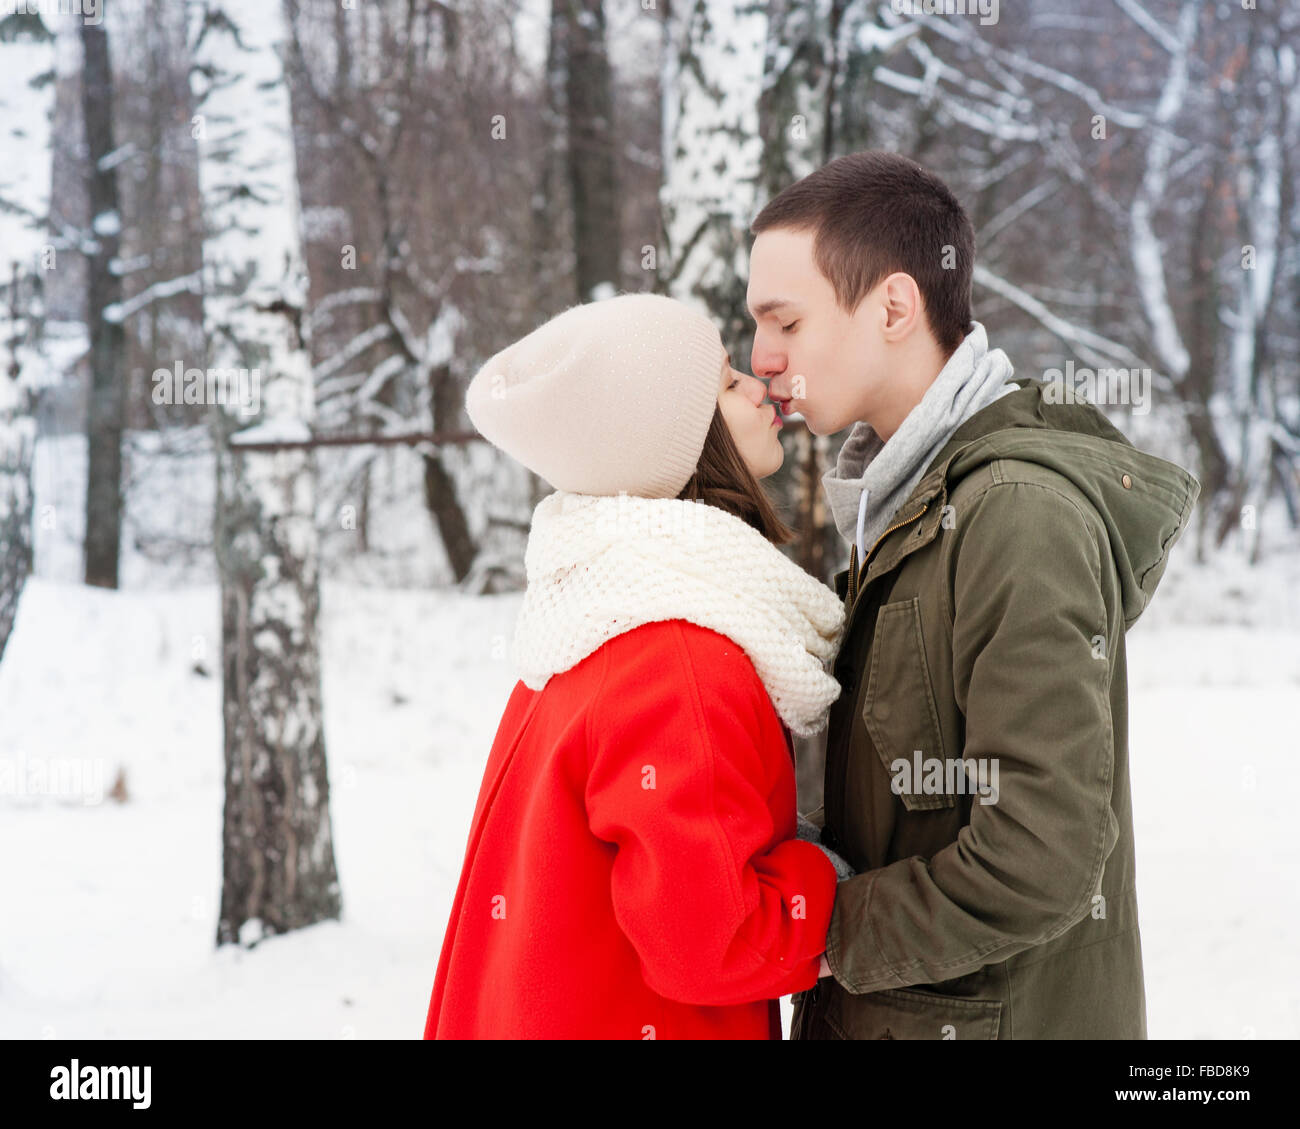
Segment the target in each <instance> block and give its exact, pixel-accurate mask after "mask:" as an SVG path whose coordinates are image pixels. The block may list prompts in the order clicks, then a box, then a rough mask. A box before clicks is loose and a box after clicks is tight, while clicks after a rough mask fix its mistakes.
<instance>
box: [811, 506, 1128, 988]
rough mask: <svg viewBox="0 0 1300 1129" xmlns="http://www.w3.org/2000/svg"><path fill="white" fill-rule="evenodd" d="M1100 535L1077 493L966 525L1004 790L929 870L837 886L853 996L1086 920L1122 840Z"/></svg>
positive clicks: (956, 624)
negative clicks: (1114, 793) (1114, 789)
mask: <svg viewBox="0 0 1300 1129" xmlns="http://www.w3.org/2000/svg"><path fill="white" fill-rule="evenodd" d="M1095 523H1096V518H1095V517H1094V518H1092V519H1091V520H1089V519H1088V518H1087V517H1085V514H1084V510H1083V509H1081V508H1080V505H1079V504H1078V503H1076V501H1075V500H1074V499H1072V498H1071V497H1069V496H1068V495H1067V494H1066V493H1064V492H1062V491H1059V490H1056V489H1054V488H1053V487H1050V486H1047V485H1043V484H1039V483H1029V482H1003V483H999V484H997V485H994V486H992V487H990V488H989V489H988V490H987V491H986V492H985V493H984V494H983V495H981V496H980V497H978V498H976V499H974V500H973V501H972V502H971V503H970V504H969V507H968V512H967V513H966V514H964V515H961V514H959V515H958V525H957V528H956V529H955V530H954V532H953V534H952V535H953V536H956V537H959V538H960V540H959V541H958V542H957V543H956V544H955V546H954V563H953V564H952V565H951V572H950V575H951V578H952V589H951V591H952V616H953V628H952V632H953V635H952V639H953V679H954V683H953V684H954V689H955V695H956V700H957V705H958V707H959V708H960V709H961V710H962V712H963V714H964V715H965V719H966V743H965V748H964V752H963V754H962V755H963V756H965V757H966V758H975V759H977V760H979V759H985V760H987V761H988V762H989V765H990V777H989V778H990V779H992V776H991V770H992V768H993V766H995V765H996V768H997V772H998V778H997V783H998V789H997V793H996V800H995V802H993V803H988V804H985V803H983V802H981V797H979V796H976V797H974V798H973V799H972V802H971V808H970V818H969V822H968V823H967V824H966V825H965V826H963V827H962V828H961V830H960V832H959V833H958V836H957V839H956V840H955V841H954V842H952V843H950V844H949V845H948V846H946V847H944V848H943V849H942V850H940V851H937V852H936V853H935V854H934V855H933V856H932V857H931V858H928V859H927V858H921V857H919V856H916V857H911V858H906V859H899V860H897V861H895V862H893V863H890V864H889V865H887V866H883V867H880V868H878V869H875V870H870V871H866V872H864V873H863V874H861V875H858V876H856V877H854V878H850V879H848V880H847V881H844V882H841V883H840V885H839V887H838V890H837V894H836V902H835V907H834V912H833V913H832V916H831V925H830V931H829V936H828V939H827V954H826V959H827V962H828V964H829V965H830V968H831V972H832V973H833V974H834V976H835V979H836V980H837V981H838V982H839V983H840V984H841V985H842V986H843V987H844V988H845V989H847V990H848V991H850V992H854V993H864V992H874V991H879V990H881V989H884V988H899V987H906V986H908V985H912V984H930V983H936V982H939V981H943V980H948V979H952V978H954V977H958V976H964V975H966V974H968V973H970V972H973V971H975V970H976V969H978V968H980V967H981V966H982V965H985V964H991V963H994V962H999V961H1003V960H1006V959H1007V958H1008V957H1010V956H1013V955H1014V954H1015V953H1018V952H1020V951H1022V950H1024V949H1027V948H1030V947H1032V946H1034V945H1040V944H1043V943H1045V942H1047V941H1050V940H1052V939H1053V938H1055V937H1057V936H1059V935H1060V934H1061V933H1063V932H1065V930H1067V929H1069V928H1070V927H1071V926H1072V925H1074V924H1076V923H1077V922H1079V921H1081V920H1082V919H1083V918H1084V917H1085V916H1086V915H1087V914H1088V913H1089V912H1090V910H1091V908H1092V899H1093V895H1094V894H1095V893H1097V891H1098V889H1099V885H1100V881H1101V876H1102V871H1103V867H1104V866H1105V862H1106V859H1107V857H1108V856H1109V855H1110V852H1111V850H1112V849H1113V848H1114V846H1115V843H1116V842H1117V841H1118V838H1119V823H1118V820H1117V819H1116V817H1115V815H1114V812H1113V811H1112V809H1111V783H1112V776H1113V770H1114V732H1113V729H1112V717H1111V708H1110V683H1111V677H1112V666H1113V661H1114V654H1115V647H1114V640H1113V639H1111V638H1110V635H1109V633H1110V632H1111V631H1113V630H1122V629H1123V626H1122V621H1121V619H1120V615H1119V605H1118V589H1117V581H1116V579H1115V573H1114V564H1113V562H1112V561H1111V560H1110V556H1109V546H1108V545H1106V544H1105V543H1104V542H1099V538H1098V535H1097V534H1096V533H1095V532H1094V529H1095ZM1103 553H1105V556H1103V555H1102V554H1103ZM1098 637H1100V639H1101V640H1102V641H1104V646H1099V645H1098Z"/></svg>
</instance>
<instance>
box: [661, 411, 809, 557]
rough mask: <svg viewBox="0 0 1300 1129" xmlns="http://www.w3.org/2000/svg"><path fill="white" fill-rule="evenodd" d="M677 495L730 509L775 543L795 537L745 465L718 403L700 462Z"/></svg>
mask: <svg viewBox="0 0 1300 1129" xmlns="http://www.w3.org/2000/svg"><path fill="white" fill-rule="evenodd" d="M677 497H679V498H681V499H683V500H685V501H688V502H707V503H708V504H709V505H710V506H717V507H718V508H719V509H720V510H726V511H727V513H729V514H734V515H735V516H736V517H738V518H740V519H741V521H744V522H747V523H748V524H749V525H751V526H753V527H754V528H755V529H757V530H758V531H759V533H761V534H762V535H763V536H764V537H766V538H767V539H768V540H769V541H771V542H772V544H773V545H788V544H789V543H790V542H791V541H793V540H794V539H795V534H794V531H793V530H792V529H791V528H790V527H789V526H788V525H786V524H785V522H783V521H782V520H781V518H780V517H779V516H778V515H777V512H776V507H775V506H774V505H773V504H772V500H771V499H770V498H769V497H768V496H767V492H766V491H765V490H764V489H763V487H762V486H761V485H759V482H758V479H757V478H755V477H754V475H753V472H752V471H751V470H750V469H749V467H748V466H746V465H745V460H744V458H743V457H742V456H741V454H740V451H739V450H738V449H737V447H736V443H735V440H733V439H732V438H731V431H730V429H729V428H728V427H727V421H726V420H725V419H724V418H723V416H722V409H721V408H719V407H717V406H716V405H715V406H714V409H713V419H712V420H711V421H710V422H709V433H708V435H706V436H705V437H704V450H703V451H702V452H701V453H700V461H699V465H697V466H696V468H695V473H694V474H692V475H691V477H690V478H689V479H688V480H687V482H686V485H685V486H683V487H682V489H681V493H679V494H678V495H677Z"/></svg>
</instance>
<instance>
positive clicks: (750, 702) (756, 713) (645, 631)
mask: <svg viewBox="0 0 1300 1129" xmlns="http://www.w3.org/2000/svg"><path fill="white" fill-rule="evenodd" d="M604 651H605V655H606V658H605V669H604V671H603V673H602V680H601V685H600V689H599V691H598V692H597V694H596V698H595V700H594V701H593V703H592V709H591V710H590V712H589V714H588V719H589V731H588V750H589V755H590V765H589V771H588V778H587V786H586V804H587V816H588V821H589V826H590V828H591V830H592V832H593V834H595V835H596V836H597V837H598V838H600V839H603V840H605V841H607V842H609V843H612V844H614V845H615V847H616V848H617V854H616V855H615V858H614V861H613V869H612V874H611V893H612V897H613V905H614V914H615V917H616V919H617V920H618V924H619V926H620V928H621V929H622V930H623V932H624V933H625V934H626V935H627V937H628V939H629V940H630V941H631V943H632V945H633V947H634V948H635V949H636V952H637V954H638V956H639V957H640V960H641V968H642V974H643V976H644V977H645V981H646V983H647V984H648V985H649V986H650V987H651V988H652V989H653V990H654V991H656V992H658V993H659V994H660V995H662V996H665V997H667V998H668V999H672V1000H677V1001H679V1002H682V1003H692V1004H697V1005H702V1006H723V1005H731V1004H738V1003H748V1002H752V1001H755V1000H762V999H774V998H776V997H778V996H783V995H787V994H789V993H791V992H799V991H804V990H806V989H808V988H811V987H812V986H813V985H814V984H815V983H816V982H817V972H818V964H819V960H818V958H819V957H820V955H821V953H822V951H823V950H824V949H825V947H826V929H827V926H828V924H829V922H830V915H831V910H832V907H833V903H834V898H835V884H836V874H835V868H834V866H832V865H831V862H830V860H829V859H827V858H826V856H825V855H824V854H823V853H822V852H821V851H820V850H818V849H817V847H815V846H813V845H812V844H811V843H807V842H804V841H802V840H799V839H795V838H794V834H795V788H794V766H793V764H792V762H791V759H790V753H789V751H788V749H787V746H786V743H785V736H784V733H783V731H782V729H781V727H780V722H779V720H778V718H777V715H776V712H775V710H774V709H773V707H772V703H771V700H770V699H769V698H768V696H767V691H766V689H765V688H764V686H763V684H762V682H761V681H760V679H759V677H758V674H757V672H756V671H755V670H754V666H753V664H752V663H751V662H750V660H749V658H748V656H747V655H746V654H745V653H744V651H743V650H742V649H741V648H740V647H739V646H737V645H736V644H735V643H733V642H732V641H731V640H730V639H728V638H727V637H726V636H724V635H721V634H718V633H716V632H712V631H709V630H708V629H705V628H700V627H697V626H696V625H694V624H690V623H685V622H683V621H680V620H670V621H665V622H662V623H655V624H647V625H645V626H643V627H640V628H637V629H636V630H635V631H631V632H627V633H625V634H624V635H622V636H617V637H615V638H614V639H613V640H610V641H609V642H608V643H607V644H605V648H604Z"/></svg>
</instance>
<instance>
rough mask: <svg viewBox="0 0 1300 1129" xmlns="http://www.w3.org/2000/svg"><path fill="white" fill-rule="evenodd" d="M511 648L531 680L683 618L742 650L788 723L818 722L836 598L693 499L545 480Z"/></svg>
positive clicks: (840, 611) (813, 725)
mask: <svg viewBox="0 0 1300 1129" xmlns="http://www.w3.org/2000/svg"><path fill="white" fill-rule="evenodd" d="M524 567H525V569H526V572H527V577H528V587H527V590H526V591H525V593H524V601H523V606H522V608H521V610H520V613H519V619H518V621H517V623H516V626H515V635H514V641H513V643H512V645H511V659H512V661H513V662H514V663H515V666H516V667H517V669H518V670H519V672H520V677H521V678H522V679H523V681H524V683H525V685H527V686H528V687H529V688H531V689H533V690H540V689H542V687H543V686H545V685H546V683H547V682H548V681H549V679H550V677H551V675H553V674H559V673H561V672H562V671H566V670H568V669H569V668H570V667H573V666H576V665H577V664H578V663H579V662H581V661H582V660H583V659H584V658H586V657H587V656H588V655H589V654H591V653H592V652H593V651H595V650H596V649H597V648H598V647H600V646H601V644H603V643H604V642H605V641H606V640H608V639H611V638H613V637H614V636H616V635H620V634H622V633H623V632H625V631H631V630H632V629H633V628H634V627H640V626H641V625H642V624H645V623H653V622H656V621H659V620H667V619H684V620H688V621H690V622H691V623H695V624H699V625H700V626H701V627H707V628H710V629H712V630H714V631H717V632H718V633H720V634H722V635H725V636H727V637H728V638H729V639H731V640H732V642H734V643H736V644H737V645H738V646H739V647H740V648H741V649H742V650H744V652H745V654H746V655H748V656H749V658H750V661H751V662H753V664H754V669H755V670H756V671H757V672H758V676H759V678H760V679H761V680H762V682H763V685H764V686H765V687H766V688H767V692H768V694H769V696H770V697H771V699H772V704H773V706H775V708H776V712H777V714H778V716H779V717H780V718H781V720H782V721H784V722H785V724H786V725H787V726H789V728H790V730H791V732H792V733H794V734H797V735H799V736H805V737H806V736H811V735H812V734H814V733H817V732H820V731H821V729H823V728H824V727H825V725H826V719H827V711H828V710H829V709H830V706H831V703H832V702H834V701H835V699H836V698H838V697H839V694H840V684H839V683H838V682H837V681H836V680H835V679H834V678H833V677H832V676H831V675H830V674H828V673H827V671H826V666H825V664H827V663H829V662H830V661H831V660H833V659H834V657H835V654H836V651H837V650H838V648H839V644H840V637H841V634H842V632H843V629H844V605H843V603H842V602H841V600H840V599H839V597H838V596H837V595H836V594H835V592H834V591H833V590H831V589H830V588H828V587H827V586H826V585H824V584H822V583H821V582H820V581H818V580H816V579H814V578H813V577H811V576H809V575H808V573H807V572H805V571H804V570H803V569H802V568H800V567H799V566H798V565H797V564H795V563H794V562H793V561H792V560H790V559H789V558H788V557H786V556H785V555H784V554H783V553H782V552H781V551H780V550H779V549H778V548H776V546H774V545H773V544H772V543H771V542H770V541H768V540H767V539H766V538H765V537H764V536H763V535H762V534H761V533H759V532H758V530H756V529H754V528H753V527H752V526H750V525H749V524H748V523H746V522H744V521H742V520H741V519H740V518H738V517H736V516H734V515H733V514H729V513H727V512H726V511H725V510H721V509H719V508H718V507H716V506H712V505H709V504H707V503H705V502H690V501H683V500H681V499H678V498H640V497H629V496H628V495H627V494H620V495H619V496H617V497H612V496H611V497H604V496H601V497H598V496H595V495H591V494H572V493H569V492H567V491H563V490H560V491H556V492H555V493H553V494H550V495H548V496H547V497H546V498H543V499H542V501H541V502H540V503H538V505H537V508H536V510H534V512H533V520H532V528H531V530H530V532H529V537H528V547H527V550H526V551H525V554H524Z"/></svg>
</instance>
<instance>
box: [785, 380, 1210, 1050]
mask: <svg viewBox="0 0 1300 1129" xmlns="http://www.w3.org/2000/svg"><path fill="white" fill-rule="evenodd" d="M1015 383H1016V384H1018V385H1019V386H1020V388H1019V390H1018V391H1016V392H1013V393H1011V394H1009V395H1006V396H1004V397H1002V398H1001V399H999V400H997V401H995V402H994V403H993V404H991V405H989V406H988V407H986V408H984V409H982V410H981V411H979V412H977V413H976V414H975V415H973V416H972V417H971V418H970V419H969V420H967V421H966V422H965V423H964V424H962V426H961V427H959V428H958V429H957V430H956V431H955V432H954V433H953V435H952V437H951V438H950V440H949V441H948V443H947V444H946V445H945V446H944V448H943V449H942V450H941V451H940V452H939V454H938V456H936V458H935V459H934V460H933V461H932V462H931V464H930V466H929V468H927V471H926V473H925V474H924V475H923V477H922V478H921V480H920V482H919V483H918V485H917V486H916V488H915V489H914V490H913V492H912V494H911V495H910V496H909V498H908V499H907V501H906V502H904V504H903V505H902V506H901V507H900V508H899V510H898V513H897V516H896V517H895V518H894V520H893V521H892V522H891V523H890V526H889V528H888V529H887V530H886V532H885V533H884V534H883V535H882V536H881V537H880V539H879V540H878V541H877V542H876V544H875V545H874V546H871V547H870V548H869V550H868V552H867V556H866V559H865V561H864V562H863V564H862V566H861V568H860V569H858V568H857V567H856V565H857V562H856V550H855V552H854V555H853V557H852V558H851V561H850V568H849V569H847V570H845V571H843V572H840V573H839V574H838V575H837V576H836V577H835V585H836V590H837V591H838V592H839V593H840V595H841V596H842V597H844V598H845V601H846V605H847V624H846V628H845V633H844V641H843V644H842V647H841V650H840V653H839V656H838V658H837V659H836V664H835V675H836V677H837V678H838V679H839V681H840V684H841V686H842V691H841V694H840V697H839V699H838V700H837V702H836V703H835V705H834V707H833V708H832V711H831V716H830V720H829V729H828V735H827V754H826V777H825V791H824V795H825V803H824V806H823V807H822V808H821V809H818V811H816V812H814V813H813V814H812V816H811V817H810V818H811V819H812V820H813V822H814V823H816V824H818V825H819V826H822V827H823V831H822V839H823V842H824V843H826V845H828V846H830V847H832V848H834V849H835V850H836V851H838V852H839V853H840V854H841V855H843V856H844V857H845V858H846V859H847V860H848V861H849V862H850V863H852V865H853V866H854V868H855V869H856V870H857V871H858V874H857V875H856V876H855V877H853V878H850V879H847V880H845V881H842V882H840V883H839V886H838V888H837V892H836V900H835V908H834V912H833V914H832V917H831V922H830V928H829V932H828V935H827V961H828V963H829V965H830V968H831V970H832V972H833V974H834V975H833V977H825V978H823V979H821V980H820V981H819V982H818V984H817V986H816V987H815V988H813V989H810V990H809V991H807V992H803V993H799V994H797V995H796V996H795V997H794V1018H793V1022H792V1027H791V1037H792V1038H797V1039H799V1038H801V1039H891V1038H892V1039H943V1038H958V1039H1043V1038H1085V1039H1089V1038H1099V1039H1144V1038H1146V1001H1145V993H1144V984H1143V972H1142V946H1141V937H1140V934H1139V929H1138V902H1137V874H1136V869H1135V864H1134V844H1133V813H1132V808H1131V802H1130V789H1129V747H1128V686H1127V676H1126V666H1125V647H1124V634H1125V631H1126V630H1127V629H1128V628H1129V627H1131V626H1132V625H1133V623H1134V622H1135V621H1136V620H1137V619H1138V617H1139V616H1140V615H1141V613H1142V611H1143V609H1144V608H1145V607H1146V606H1147V604H1148V603H1149V602H1150V600H1151V597H1152V594H1153V593H1154V592H1155V589H1156V586H1157V584H1158V583H1159V581H1160V578H1161V576H1162V575H1163V573H1164V571H1165V565H1166V562H1167V560H1168V554H1169V551H1170V548H1171V546H1172V545H1173V544H1174V542H1175V541H1176V540H1177V539H1178V537H1179V535H1180V534H1181V533H1182V531H1183V530H1184V529H1185V528H1186V526H1187V523H1188V520H1189V518H1190V515H1191V512H1192V507H1193V504H1194V503H1195V501H1196V498H1197V496H1198V494H1199V491H1200V486H1199V483H1198V482H1197V481H1196V479H1195V478H1193V477H1192V476H1191V475H1190V474H1188V473H1187V472H1186V471H1184V470H1183V469H1181V468H1180V467H1178V466H1176V465H1174V464H1172V463H1170V462H1167V461H1165V460H1162V459H1159V458H1156V457H1155V456H1153V455H1150V454H1147V453H1145V452H1143V451H1140V450H1138V449H1137V448H1135V447H1134V446H1133V445H1132V444H1131V443H1130V442H1129V441H1128V439H1126V438H1125V437H1124V435H1123V434H1121V433H1120V431H1118V430H1117V429H1116V428H1115V427H1114V426H1112V425H1111V424H1110V423H1109V422H1108V421H1107V419H1106V418H1105V416H1104V415H1102V413H1101V412H1100V411H1098V410H1097V409H1096V408H1095V407H1093V406H1092V405H1090V404H1087V403H1084V402H1075V401H1074V398H1073V396H1072V395H1070V394H1069V392H1068V390H1061V389H1060V388H1059V386H1052V385H1046V384H1043V383H1042V382H1040V381H1034V380H1028V379H1017V380H1016V381H1015ZM1141 752H1143V753H1146V754H1148V755H1150V754H1151V753H1152V752H1153V750H1150V749H1144V750H1141Z"/></svg>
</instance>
